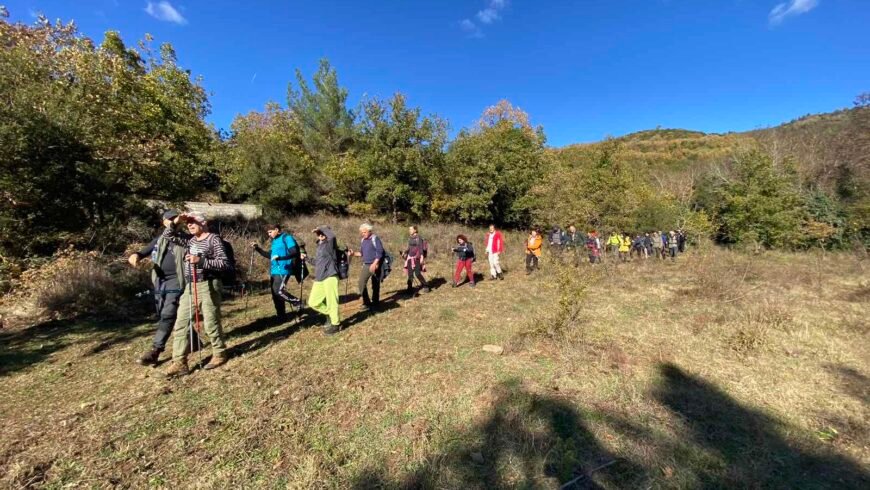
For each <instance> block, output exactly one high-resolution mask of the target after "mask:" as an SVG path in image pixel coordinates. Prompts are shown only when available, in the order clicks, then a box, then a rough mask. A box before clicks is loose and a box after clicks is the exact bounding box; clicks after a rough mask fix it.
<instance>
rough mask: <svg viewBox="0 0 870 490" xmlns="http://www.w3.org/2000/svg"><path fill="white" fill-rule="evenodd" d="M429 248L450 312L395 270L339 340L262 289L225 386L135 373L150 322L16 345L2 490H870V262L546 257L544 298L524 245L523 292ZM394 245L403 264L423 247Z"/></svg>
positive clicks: (240, 329) (238, 333)
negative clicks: (570, 485)
mask: <svg viewBox="0 0 870 490" xmlns="http://www.w3.org/2000/svg"><path fill="white" fill-rule="evenodd" d="M323 219H325V218H324V217H320V218H308V219H304V220H296V221H294V222H293V223H291V224H292V225H295V227H296V228H297V229H300V230H305V229H311V228H312V227H313V226H314V223H316V222H319V221H322V220H323ZM330 221H334V220H330ZM354 227H355V223H354V222H351V221H341V222H340V223H339V226H338V227H337V228H338V231H339V235H340V236H341V237H344V238H346V239H349V238H350V237H351V236H353V231H354ZM421 231H422V232H423V233H424V234H426V235H427V236H429V237H431V239H432V244H433V250H434V255H433V259H432V261H431V263H430V269H429V274H430V277H432V278H433V280H434V282H435V284H436V285H438V287H437V288H436V289H435V291H433V292H432V293H430V294H429V295H420V296H416V297H414V296H408V295H405V294H404V293H403V292H402V291H401V289H402V288H403V287H404V283H403V278H402V277H401V272H400V271H395V272H394V276H392V277H390V278H389V279H388V281H387V282H386V283H385V292H384V293H383V296H384V297H385V301H386V305H385V308H384V311H382V312H381V313H379V314H377V315H365V314H362V313H359V312H358V300H357V298H356V295H355V294H353V292H352V291H351V293H350V294H349V295H346V296H344V284H342V295H343V299H342V303H343V305H342V315H343V317H344V318H345V319H346V321H347V323H346V325H347V328H346V329H345V330H344V331H343V332H341V333H340V334H338V335H336V336H333V337H325V336H323V335H322V334H321V332H320V330H319V328H318V325H319V323H320V318H318V317H312V316H308V315H303V316H302V318H301V319H300V321H299V322H298V323H297V322H295V321H292V322H289V323H286V324H283V325H278V324H275V323H274V322H272V321H270V320H269V317H270V316H271V314H272V307H271V303H270V299H269V297H268V294H264V293H263V292H262V291H261V292H260V293H258V294H257V295H255V296H253V297H252V298H251V299H250V303H248V302H246V301H245V300H243V299H240V298H236V299H231V300H229V301H228V302H227V303H226V308H225V315H224V316H225V326H226V331H227V338H228V342H229V347H230V350H231V352H232V356H233V357H232V359H231V361H230V362H229V363H228V364H227V365H226V366H225V367H224V368H222V369H220V370H217V371H214V372H205V371H201V370H197V371H195V372H194V373H193V374H192V375H191V376H189V377H187V378H183V379H180V380H175V381H166V380H165V379H163V378H162V377H161V376H160V372H161V371H162V370H163V369H165V367H166V364H165V363H164V365H162V366H160V367H159V368H157V369H151V368H142V367H139V366H136V365H135V364H134V363H133V362H132V361H133V359H134V358H135V357H136V356H137V355H138V354H139V353H140V352H141V351H142V350H143V349H145V348H146V347H147V346H148V345H149V341H150V334H151V332H152V324H151V323H150V321H149V320H148V319H146V318H136V317H131V318H128V319H122V320H109V319H106V318H85V319H81V320H70V321H55V322H48V323H43V324H39V325H35V326H31V327H29V328H25V329H16V330H11V331H10V330H8V329H7V330H4V331H0V360H2V363H0V393H3V394H4V395H3V396H2V397H0V475H2V476H0V485H3V486H7V487H10V488H18V487H28V488H59V487H66V486H87V487H94V488H109V487H125V488H143V487H170V488H185V487H194V486H195V487H200V488H229V487H239V488H253V487H257V488H506V487H519V488H559V486H560V485H562V484H565V483H567V482H569V481H571V480H572V479H577V485H576V487H575V488H650V487H653V488H661V487H668V488H690V487H695V488H697V487H720V488H721V487H729V488H741V487H742V488H745V487H751V486H760V487H779V488H796V487H803V488H862V487H864V488H866V486H867V484H868V483H870V473H868V471H867V467H868V464H870V453H868V447H870V439H868V434H870V427H868V422H867V421H868V420H870V411H868V405H867V383H868V373H870V363H868V360H870V352H868V343H867V342H864V341H862V339H863V340H866V338H867V335H868V330H867V325H866V322H865V319H866V317H867V315H868V313H870V311H868V308H867V306H868V301H870V296H868V291H870V290H868V284H867V282H866V277H867V276H866V263H865V262H864V261H861V260H858V259H857V258H855V257H853V256H850V255H845V254H824V255H809V254H804V255H792V254H780V253H769V254H766V255H763V256H755V257H753V256H747V255H740V254H732V253H729V252H726V251H723V250H719V249H715V248H710V249H701V250H692V251H690V253H689V254H687V255H684V256H681V257H680V258H679V259H678V261H676V262H675V263H671V262H670V261H667V262H660V261H641V260H635V261H634V262H632V263H627V264H609V263H608V264H606V265H604V266H600V267H590V266H588V265H584V266H581V267H579V268H576V269H575V268H573V267H571V266H567V267H562V266H559V265H558V263H557V261H555V260H554V259H553V258H552V257H551V256H549V255H546V256H545V257H544V262H543V269H542V270H541V271H540V272H538V273H536V274H533V275H531V276H526V275H525V274H523V273H522V260H523V254H522V253H521V248H520V245H519V242H520V241H521V240H522V237H521V236H519V235H516V234H510V235H509V236H508V253H507V256H506V259H505V262H506V265H507V267H508V273H507V276H506V279H505V280H504V281H495V282H493V281H484V282H482V283H480V284H479V285H478V287H477V288H476V289H470V288H469V287H468V286H467V285H466V286H463V287H461V288H459V289H453V288H450V287H449V285H448V284H446V283H447V282H448V281H449V276H450V273H451V271H452V266H453V264H452V261H451V260H450V257H449V255H448V254H447V253H446V250H447V247H448V246H449V244H450V240H451V238H450V237H452V236H454V235H455V234H456V233H458V232H460V231H468V230H467V229H466V230H463V228H462V227H459V226H449V227H446V226H441V227H438V228H431V227H423V228H422V230H421ZM380 233H381V235H382V236H383V237H384V239H385V241H386V242H387V244H388V246H389V248H390V249H391V250H397V247H398V246H399V243H401V241H402V237H403V233H404V231H403V230H402V228H401V227H398V226H396V227H382V228H381V229H380ZM475 235H479V233H476V234H475ZM244 239H246V237H243V238H239V240H238V242H237V245H236V249H237V250H244V248H243V247H244V245H243V242H244ZM476 240H479V237H478V238H476ZM240 247H242V248H240ZM483 262H485V261H482V260H479V261H478V262H477V265H476V268H477V270H478V271H479V272H480V271H481V268H482V267H483ZM262 265H263V264H259V265H258V267H262ZM354 269H356V267H354ZM259 270H260V272H259V274H260V276H261V277H262V274H263V269H262V268H260V269H259ZM309 289H310V286H309V285H306V287H305V291H306V293H307V291H308V290H309ZM351 289H352V288H351ZM246 306H247V309H246V308H245V307H246ZM490 344H492V345H498V346H501V347H503V348H504V352H503V354H501V355H498V354H493V353H489V352H485V351H483V350H482V347H483V346H484V345H490Z"/></svg>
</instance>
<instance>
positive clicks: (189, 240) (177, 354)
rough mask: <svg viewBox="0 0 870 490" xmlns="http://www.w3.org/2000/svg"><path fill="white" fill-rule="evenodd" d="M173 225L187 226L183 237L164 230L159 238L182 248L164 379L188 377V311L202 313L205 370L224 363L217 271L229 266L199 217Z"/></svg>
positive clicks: (181, 218)
mask: <svg viewBox="0 0 870 490" xmlns="http://www.w3.org/2000/svg"><path fill="white" fill-rule="evenodd" d="M173 222H174V223H176V224H177V223H179V222H185V223H187V232H188V234H184V233H181V232H178V231H176V230H175V229H174V228H171V227H168V228H166V229H164V230H163V237H164V238H165V239H167V240H169V241H170V242H171V243H172V244H174V245H179V246H182V247H185V248H186V250H185V255H184V261H185V262H186V264H185V265H186V267H185V268H184V282H185V285H184V292H183V293H182V295H181V298H180V300H179V304H178V316H177V317H176V319H175V327H174V328H173V330H172V334H173V336H174V339H173V342H172V361H173V363H172V365H171V366H170V367H169V370H167V372H166V376H167V377H174V376H184V375H186V374H188V373H189V370H188V367H187V350H188V345H187V344H188V341H189V340H190V335H189V332H188V328H190V327H191V325H190V316H191V315H193V314H194V312H193V311H191V307H193V308H197V309H199V310H200V311H201V312H202V318H203V325H204V327H205V333H206V335H208V338H209V340H210V341H211V350H212V356H211V360H210V361H209V363H208V364H207V365H206V366H205V369H214V368H216V367H219V366H222V365H223V364H225V363H226V362H227V357H226V355H225V354H224V351H225V350H226V345H225V343H224V338H223V330H222V328H221V287H222V286H221V281H220V279H219V278H218V276H219V273H220V272H221V271H226V270H229V269H231V268H232V263H231V262H230V260H229V258H228V257H227V253H226V251H225V250H224V245H223V241H222V240H221V238H220V237H219V236H217V235H215V234H214V233H210V232H209V231H208V221H207V220H206V217H205V216H204V215H203V214H201V213H189V214H182V215H180V216H177V217H175V219H174V220H173Z"/></svg>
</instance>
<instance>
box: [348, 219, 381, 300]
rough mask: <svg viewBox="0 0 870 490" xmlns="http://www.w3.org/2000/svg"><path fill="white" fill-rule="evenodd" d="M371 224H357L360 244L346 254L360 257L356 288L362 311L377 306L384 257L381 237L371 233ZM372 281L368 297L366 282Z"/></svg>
mask: <svg viewBox="0 0 870 490" xmlns="http://www.w3.org/2000/svg"><path fill="white" fill-rule="evenodd" d="M372 230H373V227H372V225H370V224H368V223H363V224H361V225H359V236H360V245H359V251H356V252H354V251H353V250H350V249H348V251H347V252H348V254H350V255H352V256H354V257H362V269H361V270H360V273H359V281H358V282H357V288H358V289H359V294H360V296H362V300H363V306H362V308H361V310H362V311H368V310H372V309H375V308H377V307H378V306H379V305H380V303H381V298H380V297H381V271H380V266H381V261H382V260H383V259H384V245H383V243H381V239H380V238H378V236H377V235H375V234H374V233H373V231H372ZM369 280H371V282H372V295H371V297H369V291H368V283H369Z"/></svg>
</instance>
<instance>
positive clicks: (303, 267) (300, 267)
mask: <svg viewBox="0 0 870 490" xmlns="http://www.w3.org/2000/svg"><path fill="white" fill-rule="evenodd" d="M290 238H292V239H293V243H295V244H296V250H297V251H299V253H302V247H300V246H299V240H297V239H296V237H295V236H293V235H290ZM282 241H283V242H284V247H285V248H287V240H286V239H282ZM287 250H289V248H287ZM290 268H291V269H290V275H292V276H293V279H296V282H297V283H301V282H302V281H304V280H305V278H306V277H308V264H306V263H305V261H304V260H302V258H301V257H296V258H295V259H293V260H292V261H291V262H290Z"/></svg>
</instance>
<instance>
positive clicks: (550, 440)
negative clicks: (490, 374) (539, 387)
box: [351, 380, 644, 489]
mask: <svg viewBox="0 0 870 490" xmlns="http://www.w3.org/2000/svg"><path fill="white" fill-rule="evenodd" d="M494 394H495V395H494V398H495V400H494V402H493V405H492V409H491V412H490V413H489V414H488V416H487V417H486V418H485V419H483V420H482V421H481V422H480V423H478V424H476V425H475V426H474V427H473V428H472V429H471V430H470V431H468V432H467V433H463V434H459V435H457V436H456V437H455V438H452V439H451V440H450V441H449V442H447V444H446V447H445V449H444V450H443V452H441V453H440V454H438V455H436V456H433V457H431V458H428V459H427V462H426V464H424V465H423V466H422V467H420V468H419V469H417V470H416V471H413V472H411V473H410V474H409V475H407V476H405V477H404V478H403V479H402V480H401V481H390V480H389V479H387V478H385V477H383V476H382V475H380V474H378V473H377V472H375V471H368V472H364V473H363V474H362V475H360V477H359V478H358V479H357V480H356V481H354V482H353V484H352V485H351V487H352V488H355V489H368V488H408V489H412V488H413V489H416V488H468V489H471V488H480V489H484V488H486V489H490V488H543V487H552V486H553V484H554V481H556V482H559V483H565V482H569V481H571V480H575V481H574V483H573V484H572V485H571V488H575V489H576V488H602V487H601V485H602V484H605V485H608V486H619V487H623V486H625V487H630V486H632V483H635V484H636V483H637V482H638V480H639V479H643V478H644V469H643V468H641V467H639V466H638V465H636V464H634V463H632V462H631V461H628V460H625V459H617V458H616V457H615V456H614V455H613V454H612V453H611V452H610V451H608V450H607V449H605V448H604V447H602V446H601V445H600V444H599V443H598V441H597V440H596V438H595V436H594V435H593V434H592V432H591V431H590V429H589V427H588V425H587V422H586V420H585V418H584V416H583V415H581V414H580V413H579V412H578V411H577V409H576V408H575V407H574V406H573V405H572V404H571V403H570V402H569V401H567V400H564V399H561V398H558V397H552V396H544V395H540V394H536V393H530V392H528V391H526V390H525V389H524V388H523V387H522V386H521V384H520V383H519V381H517V380H512V381H508V382H505V383H502V384H501V385H499V386H498V387H497V388H496V389H495V390H494ZM593 470H595V472H594V474H592V473H591V472H592V471H593Z"/></svg>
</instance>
